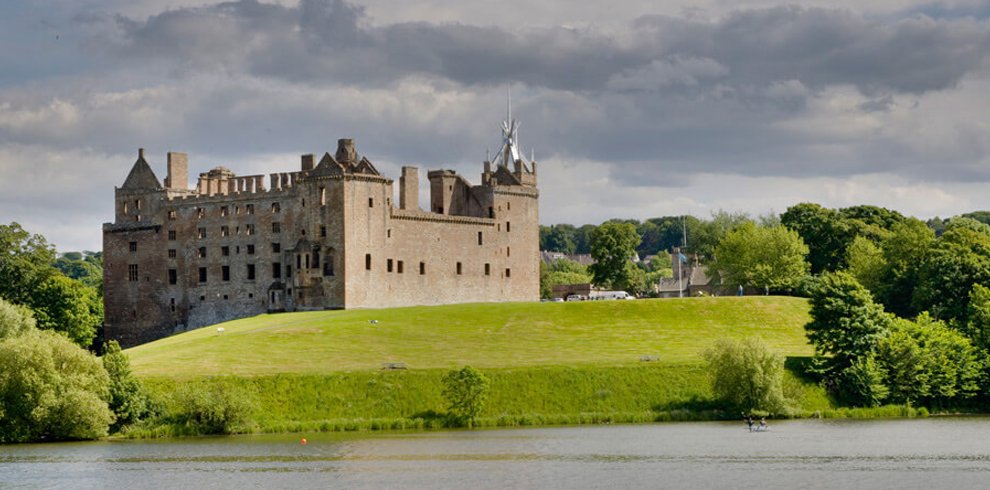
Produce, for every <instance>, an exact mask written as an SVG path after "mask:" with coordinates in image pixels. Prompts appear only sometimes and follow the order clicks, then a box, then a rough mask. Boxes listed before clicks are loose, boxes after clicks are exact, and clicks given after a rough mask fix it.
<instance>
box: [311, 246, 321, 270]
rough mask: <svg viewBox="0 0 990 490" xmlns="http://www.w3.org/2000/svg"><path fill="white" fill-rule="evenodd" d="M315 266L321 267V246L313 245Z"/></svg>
mask: <svg viewBox="0 0 990 490" xmlns="http://www.w3.org/2000/svg"><path fill="white" fill-rule="evenodd" d="M313 268H314V269H319V268H320V248H319V247H313Z"/></svg>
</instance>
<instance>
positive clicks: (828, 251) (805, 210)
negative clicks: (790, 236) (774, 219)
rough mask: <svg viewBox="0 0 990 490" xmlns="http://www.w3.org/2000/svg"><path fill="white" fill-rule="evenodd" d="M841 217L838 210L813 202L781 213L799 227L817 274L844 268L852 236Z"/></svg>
mask: <svg viewBox="0 0 990 490" xmlns="http://www.w3.org/2000/svg"><path fill="white" fill-rule="evenodd" d="M841 221H842V216H841V215H839V213H838V212H836V211H833V210H831V209H826V208H823V207H822V206H820V205H818V204H813V203H801V204H796V205H794V206H791V207H789V208H787V211H785V212H784V214H782V215H780V222H781V223H782V224H783V225H784V226H786V227H787V228H789V229H791V230H794V231H796V232H797V233H798V235H800V236H801V239H802V240H804V243H806V244H807V245H808V263H809V264H810V265H811V272H812V273H813V274H819V273H821V272H824V271H834V270H838V269H839V268H840V266H841V264H842V258H843V256H844V255H845V251H846V245H847V238H848V237H847V235H848V233H847V231H846V230H845V229H843V226H842V224H841Z"/></svg>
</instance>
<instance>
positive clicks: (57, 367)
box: [0, 330, 114, 443]
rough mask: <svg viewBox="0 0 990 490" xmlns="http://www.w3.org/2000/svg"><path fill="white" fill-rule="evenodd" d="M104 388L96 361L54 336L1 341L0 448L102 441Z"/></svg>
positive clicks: (107, 414)
mask: <svg viewBox="0 0 990 490" xmlns="http://www.w3.org/2000/svg"><path fill="white" fill-rule="evenodd" d="M109 383H110V380H109V376H107V372H106V371H105V370H104V369H103V366H101V365H100V361H99V360H98V359H96V357H94V356H93V355H92V354H90V353H89V352H86V351H85V350H83V349H81V348H79V346H77V345H75V344H73V343H72V342H70V341H69V340H67V339H66V338H65V337H63V336H61V335H58V334H56V333H54V332H45V331H37V330H35V331H29V332H28V333H25V334H23V335H21V336H18V337H15V338H8V339H4V340H2V341H0V443H10V442H27V441H40V440H71V439H95V438H98V437H103V436H106V435H107V428H108V426H109V425H110V423H111V422H113V419H114V416H113V412H111V411H110V409H109V408H107V400H108V399H109V396H110V392H109Z"/></svg>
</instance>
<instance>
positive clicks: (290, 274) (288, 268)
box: [285, 265, 292, 278]
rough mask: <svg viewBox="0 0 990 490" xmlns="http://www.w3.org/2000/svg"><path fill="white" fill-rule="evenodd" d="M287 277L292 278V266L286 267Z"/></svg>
mask: <svg viewBox="0 0 990 490" xmlns="http://www.w3.org/2000/svg"><path fill="white" fill-rule="evenodd" d="M285 277H286V278H289V277H292V266H291V265H286V266H285Z"/></svg>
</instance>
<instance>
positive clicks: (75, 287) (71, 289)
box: [27, 274, 103, 347]
mask: <svg viewBox="0 0 990 490" xmlns="http://www.w3.org/2000/svg"><path fill="white" fill-rule="evenodd" d="M27 304H28V306H30V307H31V308H32V309H33V310H34V312H35V316H36V319H37V321H38V328H40V329H42V330H54V331H56V332H61V333H63V334H65V336H66V337H68V338H69V339H71V340H72V341H73V342H75V343H77V344H79V345H80V346H81V347H89V346H90V344H91V343H92V342H93V338H94V337H96V329H97V327H98V326H99V325H100V324H101V323H102V322H103V302H102V300H101V298H99V297H97V295H96V290H94V289H92V288H89V287H86V286H85V285H84V284H82V283H81V282H79V281H76V280H75V279H69V278H68V277H65V276H63V275H61V274H56V275H52V276H49V277H48V278H47V279H46V280H45V281H44V282H42V283H41V284H40V285H39V286H38V288H37V289H36V290H35V292H34V295H33V296H32V297H31V298H30V300H29V301H28V303H27Z"/></svg>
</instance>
